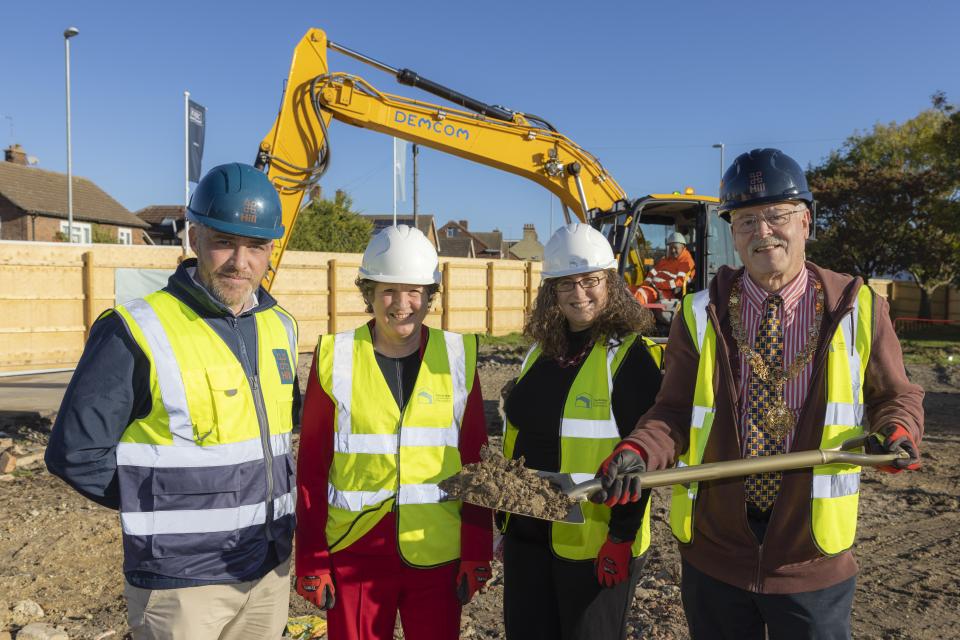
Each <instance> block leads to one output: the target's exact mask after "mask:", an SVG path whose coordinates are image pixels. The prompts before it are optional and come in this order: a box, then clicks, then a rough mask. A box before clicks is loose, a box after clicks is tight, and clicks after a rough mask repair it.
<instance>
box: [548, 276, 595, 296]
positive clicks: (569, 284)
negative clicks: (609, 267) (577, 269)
mask: <svg viewBox="0 0 960 640" xmlns="http://www.w3.org/2000/svg"><path fill="white" fill-rule="evenodd" d="M603 279H604V278H603V277H601V276H587V277H586V278H580V279H579V280H560V281H559V282H557V284H556V285H555V286H556V289H557V291H559V292H560V293H569V292H571V291H573V290H574V289H576V288H577V285H580V288H581V289H593V288H594V287H595V286H597V285H598V284H600V281H601V280H603Z"/></svg>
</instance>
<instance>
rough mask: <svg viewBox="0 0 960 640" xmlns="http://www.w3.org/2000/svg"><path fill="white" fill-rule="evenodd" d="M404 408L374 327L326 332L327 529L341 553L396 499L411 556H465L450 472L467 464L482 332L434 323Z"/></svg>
mask: <svg viewBox="0 0 960 640" xmlns="http://www.w3.org/2000/svg"><path fill="white" fill-rule="evenodd" d="M428 336H429V337H428V339H427V345H426V348H425V349H424V355H423V362H422V363H421V366H420V370H419V373H418V374H417V381H416V383H415V385H414V388H413V391H412V395H411V397H410V398H409V399H408V400H407V402H406V404H405V407H404V411H403V415H402V416H401V414H400V410H399V407H398V406H397V403H396V401H395V399H394V397H393V394H392V392H391V391H390V388H389V386H388V385H387V383H386V381H385V380H384V378H383V374H382V373H381V370H380V366H379V364H378V363H377V361H376V357H375V355H374V351H373V339H372V337H371V334H370V329H369V327H368V326H366V325H364V326H361V327H358V328H357V329H355V330H353V331H347V332H344V333H338V334H336V335H334V336H324V337H322V338H321V341H320V346H319V348H318V352H317V362H318V366H317V376H318V379H319V381H320V384H321V386H322V387H323V389H324V390H325V391H326V392H327V394H328V395H329V396H330V397H331V399H332V400H333V402H334V405H335V412H336V417H335V420H334V424H335V432H334V436H333V448H334V459H333V465H332V467H331V469H330V476H329V483H328V486H327V499H328V502H329V505H330V511H329V515H328V519H327V528H326V534H327V539H328V541H330V545H331V549H332V550H333V551H338V550H340V549H344V548H346V547H348V546H349V545H350V544H352V543H353V542H355V541H356V540H358V539H359V538H361V537H362V536H363V535H365V534H366V533H367V532H368V531H369V530H370V529H371V528H373V526H374V525H375V524H376V523H377V522H378V521H379V520H380V519H381V518H382V517H383V515H384V514H385V513H386V512H387V511H388V510H389V509H391V508H393V506H394V505H396V506H397V509H398V512H399V517H398V521H399V525H398V526H399V531H398V541H399V547H400V552H401V555H402V556H403V558H404V560H406V561H407V562H408V563H409V564H412V565H414V566H433V565H437V564H441V563H444V562H448V561H450V560H453V559H455V558H457V557H459V554H460V536H459V528H460V515H459V512H460V503H459V502H457V501H450V500H446V494H445V493H444V492H443V491H441V490H440V488H439V486H438V484H439V482H440V481H441V480H443V479H445V478H447V477H449V476H451V475H453V474H455V473H457V472H458V471H459V470H460V452H459V444H460V425H461V423H462V421H463V415H464V412H465V411H466V405H467V398H468V397H469V394H470V389H471V388H472V386H473V380H474V377H475V375H476V338H475V337H474V336H462V335H459V334H455V333H450V332H446V331H439V330H436V329H430V330H429V333H428Z"/></svg>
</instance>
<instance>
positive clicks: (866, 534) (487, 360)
mask: <svg viewBox="0 0 960 640" xmlns="http://www.w3.org/2000/svg"><path fill="white" fill-rule="evenodd" d="M521 358H522V351H520V350H519V349H516V348H504V347H493V348H490V347H485V348H484V349H483V353H482V358H481V363H480V378H481V383H482V386H483V392H484V398H485V401H484V404H485V409H486V413H487V419H488V425H489V432H490V435H491V441H492V443H493V444H495V445H497V446H499V443H500V419H499V417H498V414H497V404H498V400H499V392H500V389H501V387H502V386H503V385H504V384H505V383H506V382H507V381H509V380H510V379H512V378H513V377H514V376H516V375H517V372H518V370H519V365H520V360H521ZM303 359H304V360H305V362H303V363H302V364H301V371H300V373H301V381H303V379H304V377H305V376H306V371H307V367H309V364H310V363H309V356H306V355H305V357H304V358H303ZM908 369H909V372H910V376H911V378H912V379H913V380H914V381H915V382H917V383H918V384H920V385H922V386H923V387H924V388H925V389H926V391H927V396H926V401H925V405H926V411H927V424H926V436H925V438H924V442H923V445H922V449H923V468H922V470H921V471H919V472H916V473H901V474H898V475H888V474H883V473H879V472H875V471H867V472H865V474H864V479H863V487H862V498H861V506H860V526H859V540H858V543H857V555H858V558H859V562H860V566H861V572H860V576H859V578H858V581H857V594H856V599H855V601H854V610H853V629H854V636H855V637H857V638H870V639H873V638H884V639H893V638H921V639H935V638H936V639H939V638H955V637H957V636H958V631H957V629H960V561H958V558H960V535H957V531H958V530H960V509H958V507H960V499H958V494H960V492H958V465H960V418H958V417H960V367H949V368H947V367H943V366H939V365H926V364H925V365H911V366H909V367H908ZM49 418H50V416H44V417H40V418H38V417H36V416H26V417H16V416H0V419H2V422H0V431H3V432H5V433H6V436H0V437H11V438H12V439H13V441H14V443H15V446H17V447H20V449H21V450H24V451H25V452H26V454H27V455H29V454H30V453H31V452H36V451H40V450H42V447H43V445H44V444H45V442H46V438H47V435H48V433H49V428H50V427H49ZM0 480H2V481H0V637H2V636H3V631H4V630H8V631H10V632H12V633H13V635H14V636H15V635H16V632H17V630H18V629H19V627H20V625H22V624H25V621H26V620H28V619H29V616H28V617H26V618H25V617H24V615H23V611H25V610H26V611H29V610H30V608H31V607H29V606H26V607H25V606H23V605H21V606H20V607H19V608H18V609H17V611H18V613H16V614H15V613H14V609H15V607H16V605H17V604H18V603H21V602H22V601H24V600H29V601H32V602H34V603H37V604H39V605H40V607H41V608H42V609H43V611H44V616H43V618H42V622H45V623H48V624H51V625H55V626H59V627H61V628H62V629H64V630H65V631H66V632H67V633H68V634H69V637H70V638H72V639H77V638H85V639H90V640H105V639H106V638H118V639H119V638H123V637H124V635H125V634H126V624H125V606H124V601H123V596H122V574H121V548H120V527H119V522H118V518H117V514H116V513H115V512H112V511H109V510H107V509H104V508H101V507H99V506H97V505H95V504H93V503H91V502H89V501H87V500H85V499H83V498H82V497H80V496H79V495H77V494H76V493H75V492H73V491H72V490H70V489H69V488H68V487H67V486H66V485H64V484H63V483H62V482H61V481H59V480H58V479H57V478H55V477H53V476H51V475H50V474H48V473H47V472H46V471H44V470H43V469H42V464H41V465H35V466H33V467H31V468H28V469H24V470H18V471H16V472H15V473H14V474H13V475H7V476H0ZM667 500H668V490H667V489H655V490H654V501H653V518H652V526H653V544H652V546H651V549H650V552H649V556H650V558H649V561H648V563H647V565H646V568H645V569H644V575H643V576H642V577H641V578H640V582H639V585H638V587H637V592H636V600H635V602H634V605H633V607H632V609H631V613H630V619H629V630H628V637H629V638H661V639H668V638H678V639H679V638H686V637H687V631H686V625H685V622H684V617H683V610H682V608H681V604H680V588H679V556H678V554H677V550H676V545H675V543H674V541H673V539H672V537H671V535H670V531H669V526H668V524H667V519H666V516H667V511H666V509H667V506H668V504H667ZM451 588H452V585H451ZM290 600H291V607H290V615H291V616H299V615H305V614H311V613H315V610H314V609H313V608H312V606H311V605H308V604H306V603H305V602H304V601H303V600H301V599H300V598H299V597H298V596H297V595H296V594H295V593H293V592H292V591H291V599H290ZM502 605H503V583H502V571H501V566H500V564H499V563H498V562H496V561H495V562H494V577H493V580H492V581H491V584H490V586H489V587H488V588H487V590H486V591H485V592H483V593H481V594H479V595H478V596H477V597H476V598H474V601H473V602H471V603H470V604H469V605H468V606H467V607H466V608H465V610H464V614H463V633H462V636H463V637H464V638H500V637H503V623H502ZM33 617H34V618H36V617H37V615H36V613H34V614H33ZM397 637H398V638H402V637H403V635H402V632H401V631H400V630H399V627H398V631H397Z"/></svg>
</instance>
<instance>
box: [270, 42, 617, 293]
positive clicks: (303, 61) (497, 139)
mask: <svg viewBox="0 0 960 640" xmlns="http://www.w3.org/2000/svg"><path fill="white" fill-rule="evenodd" d="M328 47H329V48H334V49H336V50H338V51H341V52H344V53H347V54H348V55H352V56H354V57H360V58H361V59H362V58H364V57H363V56H361V55H360V54H356V53H355V52H353V51H350V50H349V49H346V48H345V47H341V46H339V45H335V44H332V43H330V42H329V41H328V40H327V36H326V34H325V33H324V32H323V31H321V30H320V29H311V30H310V31H308V32H307V34H306V35H305V36H304V37H303V38H302V39H301V40H300V43H299V44H298V45H297V47H296V50H295V52H294V56H293V61H292V63H291V65H290V73H289V76H288V79H287V86H286V90H285V92H284V96H283V100H282V102H281V106H280V112H279V114H278V115H277V119H276V121H275V122H274V125H273V128H272V129H271V130H270V132H269V133H268V134H267V136H266V137H265V138H264V139H263V141H262V142H261V144H260V150H259V153H258V156H257V161H256V164H257V166H258V167H260V168H266V170H267V175H268V176H269V178H270V179H271V181H272V182H273V184H274V185H275V186H276V187H277V190H278V192H279V193H280V199H281V204H282V205H283V224H284V226H285V228H286V232H285V234H284V237H283V238H282V239H280V240H279V241H277V242H276V243H275V247H274V254H273V256H272V260H271V262H272V264H273V266H274V268H275V269H276V268H277V267H279V264H280V260H281V259H282V257H283V251H284V249H285V247H286V244H287V241H288V239H289V237H290V233H291V231H292V230H293V227H294V223H295V221H296V216H297V213H298V212H299V210H300V206H301V202H302V200H303V196H304V193H305V192H306V191H307V189H308V188H309V187H310V185H312V184H313V183H315V182H316V181H317V180H318V179H319V178H320V176H321V175H322V174H323V172H324V170H325V169H326V167H327V165H328V163H329V162H330V157H331V156H330V147H329V143H328V138H327V135H326V131H327V127H328V125H329V123H330V119H331V118H334V119H336V120H339V121H342V122H346V123H348V124H352V125H355V126H358V127H361V128H364V129H370V130H372V131H378V132H380V133H385V134H388V135H391V136H395V137H397V138H402V139H405V140H408V141H410V142H415V143H417V144H420V145H423V146H425V147H430V148H433V149H437V150H438V151H443V152H445V153H449V154H452V155H455V156H458V157H461V158H465V159H467V160H471V161H473V162H478V163H480V164H484V165H487V166H490V167H494V168H497V169H500V170H503V171H508V172H510V173H514V174H516V175H519V176H522V177H524V178H527V179H529V180H532V181H534V182H536V183H537V184H540V185H541V186H543V187H545V188H546V189H548V190H549V191H550V192H551V193H553V194H555V195H556V196H557V197H558V198H559V199H560V201H561V202H562V203H563V205H564V206H565V207H567V208H569V209H572V210H573V211H574V212H575V213H576V215H577V217H578V218H580V219H581V220H588V219H589V216H590V214H591V212H592V211H597V210H599V211H608V210H610V209H613V208H616V207H621V208H622V207H625V206H626V194H625V193H624V191H623V189H622V188H621V187H620V185H618V184H617V182H616V181H615V180H614V179H613V178H612V177H611V176H610V175H609V174H608V173H607V172H606V170H605V169H604V168H603V165H601V164H600V162H599V161H598V160H597V159H596V158H595V157H594V156H592V155H591V154H590V153H589V152H587V151H586V150H584V149H583V148H581V147H580V146H579V145H577V144H576V143H574V142H573V141H572V140H570V139H569V138H567V137H566V136H564V135H562V134H560V133H558V132H556V131H553V130H552V129H551V128H549V126H545V125H544V124H542V121H540V120H539V119H537V118H535V117H533V116H529V117H528V116H525V115H524V114H522V113H519V112H512V111H509V110H506V109H503V108H502V107H493V106H490V105H484V104H483V103H481V102H479V101H476V100H473V99H472V98H469V97H467V96H464V95H463V94H460V93H458V92H454V91H452V90H450V89H447V88H445V87H443V86H441V85H438V84H436V83H434V82H432V81H429V80H426V79H424V78H421V77H420V76H419V75H417V74H416V73H415V72H412V71H410V70H409V69H402V70H399V71H398V70H395V69H392V68H391V67H389V66H387V65H384V64H383V63H379V62H376V61H374V60H371V59H369V58H367V59H365V60H364V61H365V62H369V63H371V64H374V66H377V67H379V68H381V69H383V70H385V71H389V72H395V73H396V75H397V78H398V80H399V81H400V82H402V83H404V84H408V85H411V86H417V87H420V88H422V89H424V90H427V91H431V92H433V93H437V94H438V95H441V96H443V97H445V98H447V99H451V100H454V101H456V102H457V103H458V104H460V105H463V106H467V107H469V108H470V109H472V110H470V111H468V110H462V109H457V108H447V107H441V106H438V105H434V104H430V103H427V102H422V101H418V100H412V99H409V98H405V97H402V96H398V95H393V94H389V93H382V92H380V91H378V90H377V89H375V88H374V87H373V86H372V85H371V84H370V83H368V82H367V81H366V80H364V79H363V78H360V77H358V76H355V75H351V74H347V73H339V72H330V70H329V67H328V64H327V55H326V54H327V48H328ZM274 274H275V272H271V273H270V274H268V276H267V278H266V282H265V283H264V284H265V286H267V287H268V288H269V286H270V284H271V283H272V281H273V277H274Z"/></svg>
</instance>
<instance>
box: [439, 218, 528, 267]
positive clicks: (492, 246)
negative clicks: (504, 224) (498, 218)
mask: <svg viewBox="0 0 960 640" xmlns="http://www.w3.org/2000/svg"><path fill="white" fill-rule="evenodd" d="M439 233H440V242H441V244H445V243H446V242H448V241H449V240H453V239H455V238H470V239H471V240H472V241H473V252H474V255H473V256H470V257H477V258H492V259H495V260H501V259H504V258H510V257H511V256H510V255H509V251H508V250H507V244H506V242H504V240H503V232H501V231H500V230H499V229H494V230H493V231H470V229H469V222H468V221H467V220H451V221H450V222H448V223H447V224H445V225H443V226H442V227H440V229H439ZM461 245H462V243H459V244H458V246H461ZM440 255H450V254H448V253H445V252H441V253H440ZM460 257H464V256H460Z"/></svg>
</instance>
